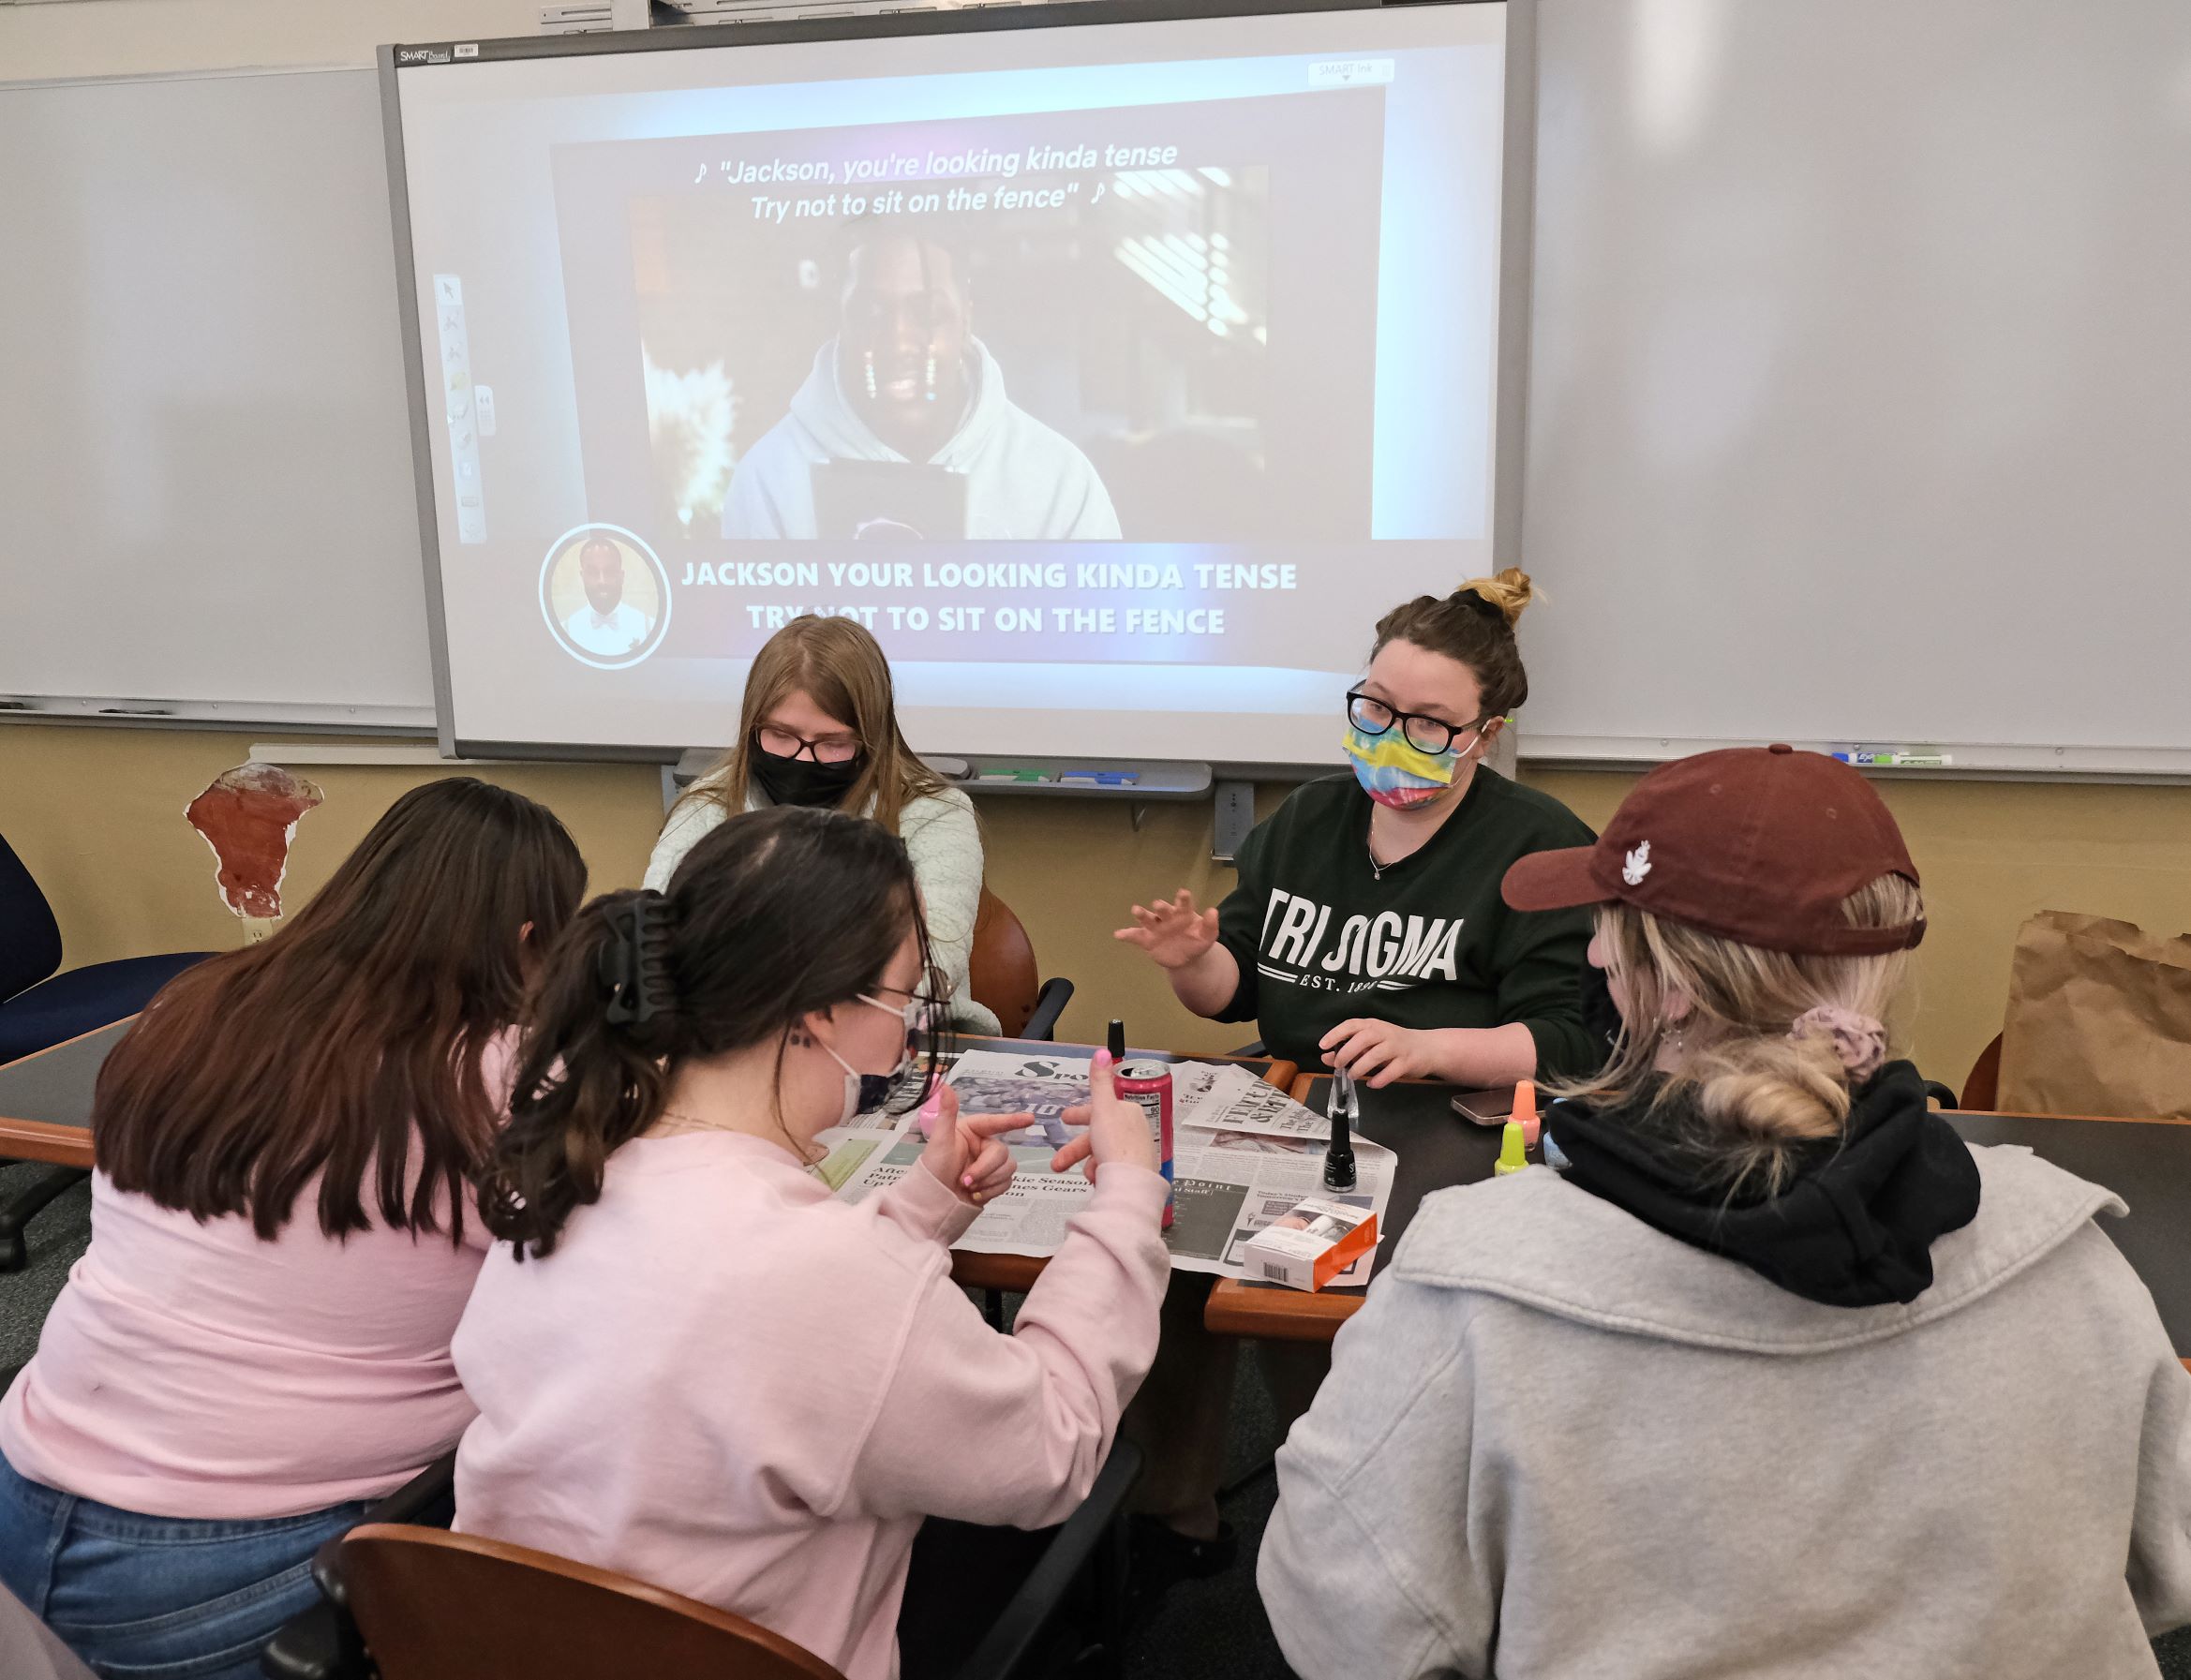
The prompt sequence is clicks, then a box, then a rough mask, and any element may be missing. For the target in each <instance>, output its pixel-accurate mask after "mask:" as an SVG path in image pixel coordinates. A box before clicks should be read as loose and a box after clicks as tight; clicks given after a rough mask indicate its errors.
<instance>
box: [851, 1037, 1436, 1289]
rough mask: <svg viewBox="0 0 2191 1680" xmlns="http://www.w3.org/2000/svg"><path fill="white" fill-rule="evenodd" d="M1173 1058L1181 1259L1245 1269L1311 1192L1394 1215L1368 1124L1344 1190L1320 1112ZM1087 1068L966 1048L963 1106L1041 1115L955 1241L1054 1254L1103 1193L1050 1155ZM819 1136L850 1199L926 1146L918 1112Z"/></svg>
mask: <svg viewBox="0 0 2191 1680" xmlns="http://www.w3.org/2000/svg"><path fill="white" fill-rule="evenodd" d="M1170 1066H1171V1078H1172V1092H1171V1101H1172V1110H1171V1113H1172V1188H1173V1195H1172V1202H1173V1214H1172V1222H1171V1229H1170V1230H1169V1231H1167V1232H1166V1233H1165V1241H1166V1244H1167V1245H1168V1246H1169V1247H1170V1250H1171V1264H1172V1268H1173V1269H1174V1270H1175V1271H1207V1272H1215V1273H1216V1274H1218V1275H1220V1276H1224V1277H1246V1276H1247V1275H1249V1273H1248V1267H1247V1262H1246V1260H1245V1256H1244V1255H1243V1252H1242V1251H1243V1250H1245V1247H1246V1246H1247V1241H1248V1239H1249V1238H1251V1237H1253V1236H1254V1235H1255V1234H1256V1233H1257V1232H1258V1231H1259V1230H1261V1229H1262V1228H1263V1227H1265V1226H1267V1225H1269V1224H1270V1223H1271V1222H1272V1221H1273V1220H1274V1219H1276V1218H1278V1217H1279V1216H1280V1215H1281V1214H1283V1213H1284V1212H1286V1210H1287V1209H1289V1208H1290V1207H1291V1206H1292V1205H1293V1204H1294V1203H1295V1202H1297V1201H1299V1200H1301V1199H1302V1198H1303V1197H1310V1196H1315V1197H1323V1198H1324V1199H1325V1200H1328V1201H1340V1202H1346V1203H1349V1204H1350V1205H1353V1206H1356V1207H1361V1208H1364V1209H1367V1210H1369V1211H1371V1212H1375V1213H1376V1214H1377V1215H1378V1216H1379V1219H1380V1220H1381V1219H1382V1218H1383V1216H1384V1212H1385V1208H1386V1206H1387V1204H1388V1203H1389V1202H1390V1201H1391V1200H1392V1194H1393V1163H1394V1156H1393V1152H1392V1151H1391V1150H1389V1149H1387V1148H1385V1147H1384V1146H1383V1145H1382V1144H1379V1143H1372V1142H1371V1141H1370V1140H1369V1139H1368V1138H1366V1137H1359V1136H1357V1137H1355V1139H1354V1167H1355V1177H1356V1183H1355V1187H1354V1189H1353V1190H1351V1191H1349V1192H1348V1193H1347V1194H1345V1195H1343V1196H1342V1195H1336V1194H1334V1192H1332V1191H1329V1190H1326V1189H1325V1188H1324V1187H1323V1159H1324V1146H1325V1145H1326V1143H1328V1142H1329V1141H1330V1137H1331V1122H1329V1121H1327V1120H1326V1119H1324V1117H1323V1116H1321V1115H1320V1114H1314V1113H1311V1112H1310V1111H1309V1110H1308V1109H1306V1108H1303V1107H1302V1106H1301V1105H1300V1104H1299V1103H1297V1102H1295V1101H1294V1100H1293V1099H1292V1098H1291V1097H1289V1096H1288V1095H1286V1093H1284V1092H1282V1091H1279V1090H1278V1089H1277V1088H1276V1087H1274V1086H1271V1085H1266V1084H1264V1083H1263V1082H1262V1081H1261V1080H1260V1079H1259V1078H1256V1077H1255V1075H1254V1074H1252V1073H1250V1072H1248V1070H1247V1069H1245V1068H1244V1067H1241V1066H1238V1065H1234V1064H1226V1063H1210V1062H1179V1063H1171V1064H1170ZM1087 1068H1088V1063H1086V1061H1085V1060H1083V1059H1082V1058H1080V1057H1077V1056H1043V1055H1027V1054H1023V1053H1021V1052H1017V1051H1004V1050H968V1051H967V1052H966V1053H965V1054H964V1055H962V1056H961V1057H960V1058H959V1060H958V1063H957V1064H956V1065H955V1066H954V1067H953V1068H952V1069H951V1072H950V1076H949V1078H950V1083H951V1086H952V1088H953V1089H954V1090H955V1091H957V1093H959V1107H960V1111H961V1113H966V1114H1018V1113H1025V1114H1027V1115H1029V1116H1030V1117H1031V1118H1032V1121H1033V1123H1032V1124H1030V1125H1028V1126H1025V1127H1022V1128H1021V1130H1019V1131H1016V1132H1007V1133H1006V1134H1005V1143H1006V1147H1007V1148H1009V1149H1010V1150H1011V1152H1012V1157H1013V1159H1014V1161H1015V1162H1017V1163H1018V1167H1019V1170H1018V1171H1017V1172H1016V1173H1015V1174H1014V1175H1013V1177H1012V1187H1011V1189H1010V1190H1008V1191H1007V1192H1006V1194H1005V1195H1003V1196H1001V1197H998V1198H997V1199H996V1200H995V1201H993V1202H991V1204H990V1205H989V1206H988V1207H986V1208H984V1209H982V1211H981V1217H980V1218H978V1219H976V1221H975V1222H974V1225H973V1227H972V1228H971V1229H969V1230H968V1231H967V1233H966V1234H965V1235H964V1236H963V1237H961V1238H960V1239H959V1241H957V1242H956V1243H955V1244H953V1246H954V1247H957V1248H960V1249H964V1250H968V1251H971V1252H973V1253H976V1254H1006V1255H1033V1256H1038V1257H1039V1256H1049V1255H1052V1254H1055V1253H1056V1252H1057V1250H1058V1246H1059V1245H1060V1244H1061V1243H1062V1242H1064V1241H1065V1237H1066V1221H1067V1220H1069V1219H1071V1218H1072V1216H1073V1215H1074V1214H1075V1213H1077V1212H1080V1211H1081V1208H1083V1207H1084V1206H1086V1205H1087V1200H1088V1197H1089V1196H1090V1194H1091V1192H1092V1187H1091V1186H1090V1184H1089V1183H1088V1181H1087V1180H1086V1179H1085V1178H1083V1177H1082V1176H1081V1173H1080V1172H1079V1171H1078V1169H1076V1170H1074V1171H1071V1172H1052V1171H1051V1170H1050V1159H1051V1155H1052V1154H1054V1153H1055V1152H1057V1151H1058V1150H1060V1149H1062V1148H1064V1147H1065V1145H1066V1142H1067V1141H1068V1140H1070V1138H1071V1137H1072V1136H1073V1134H1074V1131H1075V1130H1076V1128H1074V1127H1071V1126H1068V1125H1067V1124H1066V1120H1065V1114H1066V1109H1067V1108H1073V1107H1075V1106H1077V1105H1079V1104H1081V1103H1085V1102H1086V1101H1087V1100H1088V1075H1087ZM819 1141H820V1142H821V1143H823V1144H824V1145H825V1146H826V1147H827V1149H828V1154H827V1156H826V1157H825V1158H824V1159H823V1160H822V1161H821V1163H820V1164H819V1165H817V1166H816V1167H814V1169H813V1170H814V1172H815V1174H816V1175H817V1176H818V1177H820V1178H821V1179H822V1180H823V1181H824V1182H826V1183H827V1184H828V1186H829V1187H830V1189H831V1190H833V1191H834V1192H835V1193H836V1194H837V1196H838V1197H840V1198H841V1199H842V1200H844V1201H855V1202H856V1201H858V1200H860V1199H861V1198H862V1197H867V1196H871V1195H872V1194H873V1193H874V1192H875V1191H877V1190H880V1189H882V1188H884V1187H885V1186H886V1185H888V1184H891V1183H894V1182H897V1180H898V1179H899V1178H900V1177H902V1175H903V1174H904V1173H906V1172H907V1171H909V1170H911V1169H912V1167H914V1166H915V1165H916V1164H917V1162H918V1161H919V1159H920V1152H921V1149H922V1147H923V1144H924V1140H923V1138H922V1137H921V1135H920V1126H919V1122H918V1120H917V1118H916V1117H915V1116H912V1115H907V1116H904V1117H902V1118H901V1119H897V1120H893V1121H891V1122H888V1123H887V1125H885V1126H882V1127H861V1126H839V1127H835V1128H833V1129H831V1130H829V1131H827V1132H825V1133H823V1134H822V1136H821V1137H820V1139H819ZM1373 1258H1374V1256H1373V1255H1364V1256H1362V1258H1361V1259H1359V1260H1357V1261H1355V1263H1354V1264H1353V1265H1352V1266H1350V1267H1349V1268H1348V1270H1347V1271H1344V1272H1342V1273H1341V1274H1340V1275H1339V1276H1338V1277H1336V1278H1334V1280H1333V1285H1334V1286H1341V1287H1343V1286H1348V1285H1361V1284H1366V1283H1367V1282H1368V1281H1369V1271H1370V1266H1371V1263H1372V1260H1373Z"/></svg>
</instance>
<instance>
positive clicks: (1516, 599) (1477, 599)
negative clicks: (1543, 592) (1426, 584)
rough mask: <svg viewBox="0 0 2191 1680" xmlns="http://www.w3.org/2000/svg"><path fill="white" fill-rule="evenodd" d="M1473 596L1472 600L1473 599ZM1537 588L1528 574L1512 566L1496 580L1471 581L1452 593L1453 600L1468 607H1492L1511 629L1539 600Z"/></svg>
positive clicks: (1478, 579)
mask: <svg viewBox="0 0 2191 1680" xmlns="http://www.w3.org/2000/svg"><path fill="white" fill-rule="evenodd" d="M1471 596H1472V597H1474V599H1473V600H1470V599H1469V598H1470V597H1471ZM1537 596H1538V590H1537V587H1536V586H1535V585H1534V584H1532V583H1531V582H1530V581H1529V574H1528V572H1524V571H1523V570H1522V569H1521V568H1520V567H1519V566H1509V567H1507V568H1506V569H1505V570H1504V571H1503V572H1499V573H1498V575H1497V576H1495V577H1476V578H1470V579H1469V580H1468V582H1467V583H1465V584H1463V585H1462V586H1461V587H1459V588H1457V589H1455V590H1454V591H1453V599H1454V600H1455V601H1458V602H1463V603H1464V604H1466V605H1469V606H1474V605H1477V604H1479V603H1481V604H1482V605H1483V606H1487V607H1489V608H1490V609H1491V610H1492V611H1493V612H1495V613H1497V614H1498V616H1499V617H1501V618H1504V619H1505V620H1506V622H1507V627H1508V628H1509V629H1512V628H1513V625H1514V624H1515V623H1516V621H1518V620H1519V619H1520V617H1521V616H1522V609H1523V608H1524V607H1526V606H1528V604H1529V602H1532V601H1534V600H1536V599H1537Z"/></svg>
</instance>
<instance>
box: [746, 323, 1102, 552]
mask: <svg viewBox="0 0 2191 1680" xmlns="http://www.w3.org/2000/svg"><path fill="white" fill-rule="evenodd" d="M973 345H974V349H975V350H976V353H977V354H978V356H979V357H980V367H979V369H978V370H977V372H976V377H975V383H974V396H973V400H972V402H971V404H970V406H969V407H968V409H967V411H966V418H965V420H964V422H963V423H962V424H961V425H960V427H959V429H958V430H957V431H956V432H954V433H953V434H952V435H951V439H950V441H949V442H947V443H946V444H945V445H944V446H943V448H941V449H939V450H938V451H936V453H934V454H933V455H932V457H930V459H931V462H932V465H934V466H937V467H946V468H950V470H952V471H953V472H962V473H964V474H965V475H966V534H967V535H968V536H969V537H1016V538H1019V539H1021V540H1022V541H1051V540H1056V539H1061V538H1066V537H1078V538H1110V539H1116V537H1117V536H1118V514H1117V513H1116V512H1115V511H1114V510H1113V509H1112V507H1111V505H1110V492H1108V491H1107V490H1105V489H1104V487H1103V481H1102V480H1101V479H1099V478H1097V477H1096V468H1094V467H1092V466H1090V465H1089V463H1088V457H1087V456H1086V455H1084V454H1082V453H1081V452H1080V451H1079V450H1078V449H1076V448H1074V447H1073V445H1072V444H1071V443H1070V442H1068V441H1067V440H1066V439H1064V438H1062V437H1060V436H1059V435H1058V434H1057V433H1055V432H1053V431H1051V429H1050V428H1049V427H1048V426H1046V425H1044V424H1042V423H1041V422H1040V421H1039V420H1036V418H1035V417H1034V416H1033V415H1031V414H1029V413H1027V412H1026V411H1025V410H1023V409H1016V408H1014V407H1013V406H1012V405H1011V404H1010V403H1009V402H1007V401H1006V398H1005V376H1004V370H1003V369H1002V368H1000V367H999V366H998V365H997V364H996V358H995V357H993V356H991V354H990V353H989V350H988V349H987V347H985V346H984V345H983V344H982V343H981V342H980V340H978V339H976V340H974V341H973ZM836 370H837V341H836V340H835V339H834V338H832V339H831V340H830V341H829V342H828V343H827V344H825V345H824V346H822V348H821V349H820V351H819V352H818V353H817V354H816V355H815V357H814V365H813V370H812V372H811V373H809V374H808V375H807V378H806V382H805V383H804V384H803V385H801V386H800V387H799V388H798V391H797V394H796V395H794V396H793V397H792V399H791V412H790V413H788V414H786V415H785V416H784V417H783V418H782V420H780V421H778V422H777V423H776V424H774V425H772V426H770V427H769V428H768V432H767V433H766V434H765V435H764V436H763V437H762V439H761V440H760V441H759V442H758V443H756V444H754V445H753V448H752V449H750V450H748V451H747V452H746V456H745V459H744V460H742V461H740V462H739V463H738V475H737V476H736V477H735V478H733V479H732V480H731V481H730V495H729V496H728V498H725V499H724V501H723V535H724V536H726V537H812V535H813V534H814V529H815V523H814V480H813V469H814V468H815V467H817V466H819V465H820V464H821V463H822V462H824V461H902V460H903V459H904V458H905V457H904V456H903V455H902V454H900V453H898V452H897V451H896V450H894V449H892V448H891V447H890V446H889V445H888V444H887V443H885V442H884V441H883V440H882V439H880V438H878V437H876V436H875V435H874V433H873V432H872V431H871V430H869V428H868V424H867V422H865V421H864V420H862V419H860V417H859V415H858V414H857V412H855V411H854V409H853V407H852V405H851V404H850V403H848V402H846V401H845V400H844V394H843V392H842V390H840V389H839V388H838V384H837V371H836Z"/></svg>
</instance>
